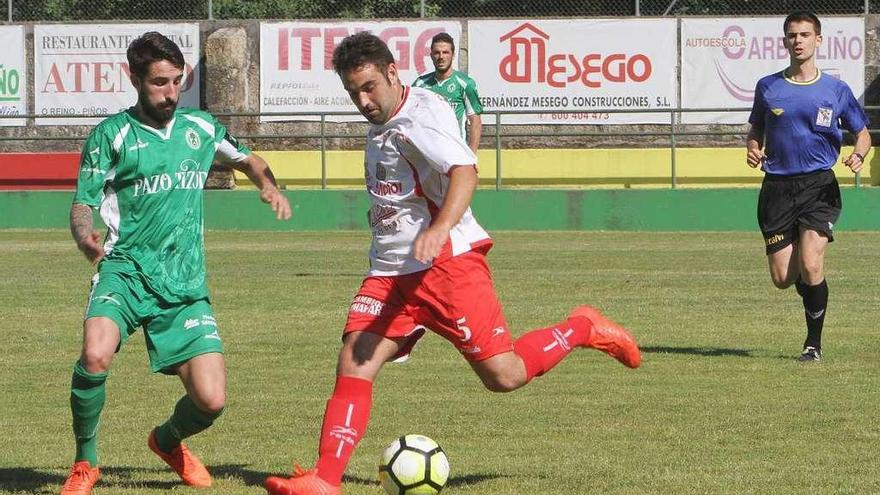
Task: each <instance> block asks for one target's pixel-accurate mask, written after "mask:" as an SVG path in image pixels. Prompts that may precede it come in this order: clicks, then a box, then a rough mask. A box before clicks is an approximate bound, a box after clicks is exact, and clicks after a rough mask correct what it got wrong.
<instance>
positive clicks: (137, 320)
mask: <svg viewBox="0 0 880 495" xmlns="http://www.w3.org/2000/svg"><path fill="white" fill-rule="evenodd" d="M96 316H103V317H106V318H110V319H111V320H113V321H114V322H116V325H117V326H119V346H120V347H122V345H123V344H124V343H125V341H126V340H128V338H129V337H130V336H131V334H133V333H134V332H135V331H136V330H137V328H138V327H143V328H144V337H145V339H146V341H147V353H148V354H149V356H150V369H151V370H152V371H153V372H157V371H163V372H166V373H168V372H172V373H173V367H174V366H175V365H177V364H180V363H183V362H185V361H188V360H189V359H191V358H193V357H195V356H198V355H201V354H207V353H210V352H219V353H222V352H223V342H222V341H221V340H220V334H219V333H218V332H217V322H216V320H215V319H214V310H213V309H212V308H211V303H210V302H208V300H207V299H199V300H197V301H193V302H185V303H175V304H169V303H167V302H165V301H163V300H162V299H160V298H158V297H157V296H156V294H154V293H153V292H152V291H151V290H150V289H149V288H147V287H146V286H145V285H144V283H143V282H142V281H141V280H140V279H138V278H136V277H130V276H127V275H125V274H121V273H113V272H110V273H99V274H95V277H94V278H93V279H92V291H91V293H90V294H89V303H88V306H86V316H85V318H86V319H89V318H94V317H96ZM118 350H119V349H117V351H118Z"/></svg>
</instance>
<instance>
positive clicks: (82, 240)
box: [61, 32, 291, 495]
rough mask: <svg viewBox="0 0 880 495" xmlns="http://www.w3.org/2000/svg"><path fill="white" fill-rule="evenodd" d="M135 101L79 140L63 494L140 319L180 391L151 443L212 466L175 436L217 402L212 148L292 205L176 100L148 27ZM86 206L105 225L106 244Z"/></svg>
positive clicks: (186, 477)
mask: <svg viewBox="0 0 880 495" xmlns="http://www.w3.org/2000/svg"><path fill="white" fill-rule="evenodd" d="M127 56H128V64H129V68H130V71H131V83H132V84H133V85H134V87H135V88H136V89H137V92H138V101H137V104H136V105H135V106H134V107H131V108H129V109H128V110H125V111H123V112H120V113H118V114H116V115H113V116H111V117H108V118H107V119H105V120H104V121H102V122H101V123H100V124H98V126H97V127H95V128H94V130H93V131H92V133H91V134H90V135H89V137H88V139H87V141H86V144H85V146H84V148H83V152H82V158H81V164H80V171H79V178H78V182H77V188H76V195H75V197H74V199H73V205H72V207H71V210H70V230H71V233H72V234H73V238H74V239H75V240H76V244H77V246H78V247H79V249H80V250H81V251H82V252H83V254H85V256H86V258H88V259H89V261H91V262H92V263H97V264H98V273H97V274H96V275H95V277H94V278H93V280H92V290H91V293H90V295H89V301H88V305H87V307H86V314H85V322H84V324H83V344H82V353H81V355H80V357H79V360H77V362H76V363H75V364H74V367H73V379H72V383H71V393H70V406H71V410H72V412H73V431H74V435H75V437H76V457H75V459H74V465H73V468H72V469H71V472H70V475H69V476H68V478H67V481H66V482H65V483H64V486H63V487H62V489H61V494H62V495H86V494H88V493H90V492H91V489H92V486H94V484H95V482H96V481H97V479H98V475H99V471H98V459H97V430H98V421H99V418H100V415H101V410H102V408H103V406H104V382H105V381H106V379H107V374H108V369H109V367H110V362H111V361H112V360H113V357H114V354H115V353H116V351H118V350H119V348H120V346H121V345H122V344H124V343H125V341H126V340H127V339H128V337H129V336H130V335H131V334H132V333H133V332H134V331H135V330H136V329H137V327H143V329H144V334H145V340H146V343H147V351H148V354H149V358H150V368H151V370H152V371H154V372H156V371H161V372H163V373H166V374H176V375H177V376H178V377H180V380H181V381H182V382H183V385H184V388H185V389H186V394H185V395H184V396H183V397H182V398H181V399H180V400H179V401H178V402H177V404H176V406H175V407H174V410H173V412H172V414H171V416H170V418H169V419H168V420H167V421H166V422H165V423H164V424H162V425H159V426H158V427H156V428H155V429H153V430H152V431H151V432H150V434H149V437H148V439H147V443H148V445H149V448H150V449H152V450H153V451H154V452H155V453H156V454H157V455H158V456H159V457H161V458H162V459H163V460H164V461H165V462H166V463H167V464H168V465H169V466H171V467H172V468H173V469H174V470H175V471H176V472H177V473H178V474H179V475H180V477H181V478H182V479H183V481H184V483H186V484H188V485H192V486H201V487H204V486H210V484H211V476H210V474H209V473H208V471H207V470H206V469H205V467H204V465H202V463H201V462H200V461H199V459H198V458H197V457H195V456H194V455H193V454H191V453H190V452H189V450H188V449H187V448H186V446H185V445H184V444H182V443H181V440H182V439H184V438H186V437H189V436H191V435H194V434H196V433H199V432H201V431H203V430H205V429H207V428H208V427H209V426H211V424H212V423H213V422H214V420H215V419H216V418H217V417H218V416H220V413H221V412H222V411H223V408H224V406H225V404H226V368H225V363H224V359H223V345H222V341H221V339H220V334H219V333H218V329H217V323H216V321H215V319H214V312H213V310H212V308H211V302H210V299H209V297H208V290H207V285H206V281H205V257H204V239H203V230H204V227H203V219H202V213H203V206H202V196H203V187H204V185H205V179H206V177H207V175H208V170H209V168H210V167H211V164H212V162H213V161H214V159H215V158H217V159H218V160H220V161H221V162H223V163H227V164H229V165H231V166H232V167H234V168H235V169H237V170H240V171H242V172H244V173H245V174H247V176H248V178H250V180H251V181H252V182H253V183H254V184H256V185H257V186H258V187H259V188H260V198H261V199H262V200H263V201H264V202H266V203H268V204H269V205H270V206H271V208H272V210H273V211H274V212H275V215H276V216H277V218H278V219H285V220H286V219H288V218H290V215H291V210H290V204H289V203H288V201H287V199H286V198H285V197H284V196H283V195H282V194H281V192H279V191H278V189H277V187H276V186H275V181H274V179H273V176H272V172H271V171H270V170H269V167H268V166H267V164H266V162H265V161H264V160H263V159H262V158H260V157H259V156H257V155H256V154H254V153H251V151H250V150H249V149H248V148H246V147H245V146H243V145H241V144H239V143H238V142H237V141H236V140H235V138H233V137H232V136H230V135H229V133H228V132H227V131H226V129H225V128H224V127H223V125H221V124H220V123H219V122H217V120H216V119H215V118H214V117H213V116H212V115H210V114H208V113H206V112H203V111H201V110H196V109H178V108H177V103H178V99H179V97H180V89H181V83H182V80H183V69H184V59H183V54H182V53H181V52H180V49H179V48H178V47H177V45H176V44H174V42H173V41H171V40H170V39H168V38H166V37H165V36H163V35H161V34H159V33H156V32H149V33H146V34H144V35H143V36H141V37H139V38H137V39H135V40H134V41H133V42H132V43H131V44H130V45H129V47H128V52H127ZM92 209H99V210H100V214H101V218H102V219H103V221H104V223H105V225H106V226H107V236H106V238H105V239H104V242H103V244H102V243H100V242H99V237H100V235H99V234H98V232H96V231H95V230H94V229H93V225H92Z"/></svg>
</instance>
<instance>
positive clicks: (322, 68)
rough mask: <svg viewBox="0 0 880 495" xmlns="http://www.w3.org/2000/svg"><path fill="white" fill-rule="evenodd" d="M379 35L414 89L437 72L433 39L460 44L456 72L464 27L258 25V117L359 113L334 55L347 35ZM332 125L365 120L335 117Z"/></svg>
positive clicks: (451, 23)
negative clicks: (417, 82) (449, 39)
mask: <svg viewBox="0 0 880 495" xmlns="http://www.w3.org/2000/svg"><path fill="white" fill-rule="evenodd" d="M359 31H369V32H371V33H374V34H376V35H377V36H379V37H380V38H382V40H384V41H385V42H386V43H387V44H388V48H389V49H390V50H391V54H392V55H394V60H396V61H397V62H396V64H395V65H396V66H397V69H398V71H399V72H400V78H401V80H402V82H403V84H405V85H410V84H412V82H413V81H414V80H415V79H416V77H418V76H419V75H420V74H423V73H425V72H430V71H432V70H434V65H433V64H432V63H431V56H430V53H431V38H432V37H434V35H436V34H439V33H442V32H446V33H449V35H450V36H452V39H453V40H455V44H456V57H455V60H454V61H453V64H454V67H458V53H457V52H458V49H459V45H460V41H461V24H460V23H458V22H455V21H439V22H434V21H432V22H410V21H395V22H282V23H261V24H260V112H356V111H357V108H355V106H354V104H353V103H352V102H351V99H350V98H349V97H348V93H346V92H345V90H344V89H343V88H342V83H341V82H340V81H339V76H337V75H336V73H335V72H333V66H332V63H331V62H332V59H333V50H334V49H335V48H336V46H337V45H338V44H339V42H340V41H342V39H343V38H345V37H346V36H348V35H351V34H354V33H356V32H359ZM318 119H319V118H318V117H311V118H309V117H302V116H297V117H294V116H264V117H262V118H261V120H262V121H263V122H267V121H280V120H318ZM327 120H328V121H333V122H340V121H349V120H364V119H363V118H362V117H344V116H335V117H333V116H331V117H329V118H328V119H327Z"/></svg>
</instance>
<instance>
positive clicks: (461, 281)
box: [344, 251, 513, 361]
mask: <svg viewBox="0 0 880 495" xmlns="http://www.w3.org/2000/svg"><path fill="white" fill-rule="evenodd" d="M425 328H427V329H430V330H431V331H433V332H434V333H436V334H438V335H440V336H441V337H443V338H445V339H446V340H448V341H450V342H452V344H453V345H455V347H456V349H458V350H459V352H461V353H462V354H463V355H464V357H465V359H467V360H468V361H482V360H484V359H487V358H490V357H492V356H494V355H496V354H501V353H503V352H508V351H512V350H513V341H512V340H511V337H510V330H509V329H508V327H507V322H506V321H505V320H504V312H503V311H502V310H501V303H499V302H498V298H497V297H496V295H495V287H494V286H493V285H492V275H491V274H490V273H489V267H488V266H487V265H486V258H485V256H484V255H483V254H482V253H477V252H473V251H471V252H467V253H464V254H462V255H459V256H454V257H452V258H449V259H448V260H446V261H444V262H443V263H440V264H438V265H434V266H432V267H431V268H429V269H427V270H425V271H422V272H416V273H410V274H407V275H397V276H391V277H367V278H366V279H364V282H363V284H361V288H360V290H358V293H357V295H355V296H354V301H352V303H351V307H349V309H348V321H347V322H346V323H345V331H344V333H346V334H347V333H350V332H371V333H376V334H379V335H382V336H384V337H386V338H389V339H395V340H396V339H402V340H403V346H402V347H401V350H400V352H398V354H397V355H396V356H394V359H395V360H398V359H402V358H405V357H406V356H407V355H409V352H410V350H412V347H413V346H414V345H415V343H416V341H417V340H418V339H419V338H420V337H421V336H422V335H424V329H425Z"/></svg>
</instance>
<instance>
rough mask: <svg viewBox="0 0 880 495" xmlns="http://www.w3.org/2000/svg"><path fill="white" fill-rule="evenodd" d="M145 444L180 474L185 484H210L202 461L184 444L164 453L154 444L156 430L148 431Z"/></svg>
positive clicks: (204, 485) (201, 485)
mask: <svg viewBox="0 0 880 495" xmlns="http://www.w3.org/2000/svg"><path fill="white" fill-rule="evenodd" d="M147 445H148V446H149V447H150V450H152V451H153V452H155V453H156V455H157V456H159V457H161V458H162V460H163V461H165V463H166V464H168V465H169V466H171V469H173V470H174V472H176V473H177V474H178V475H179V476H180V479H182V480H183V482H184V483H185V484H187V485H189V486H194V487H197V488H207V487H209V486H211V474H210V473H208V470H207V469H205V465H204V464H202V461H200V460H199V458H198V457H196V456H195V455H193V453H192V452H190V451H189V449H188V448H186V445H184V444H180V445H179V446H178V447H177V448H176V449H174V450H172V451H171V453H168V454H166V453H165V452H162V451H161V450H159V445H158V444H156V430H153V431H151V432H150V437H149V438H148V439H147Z"/></svg>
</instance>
